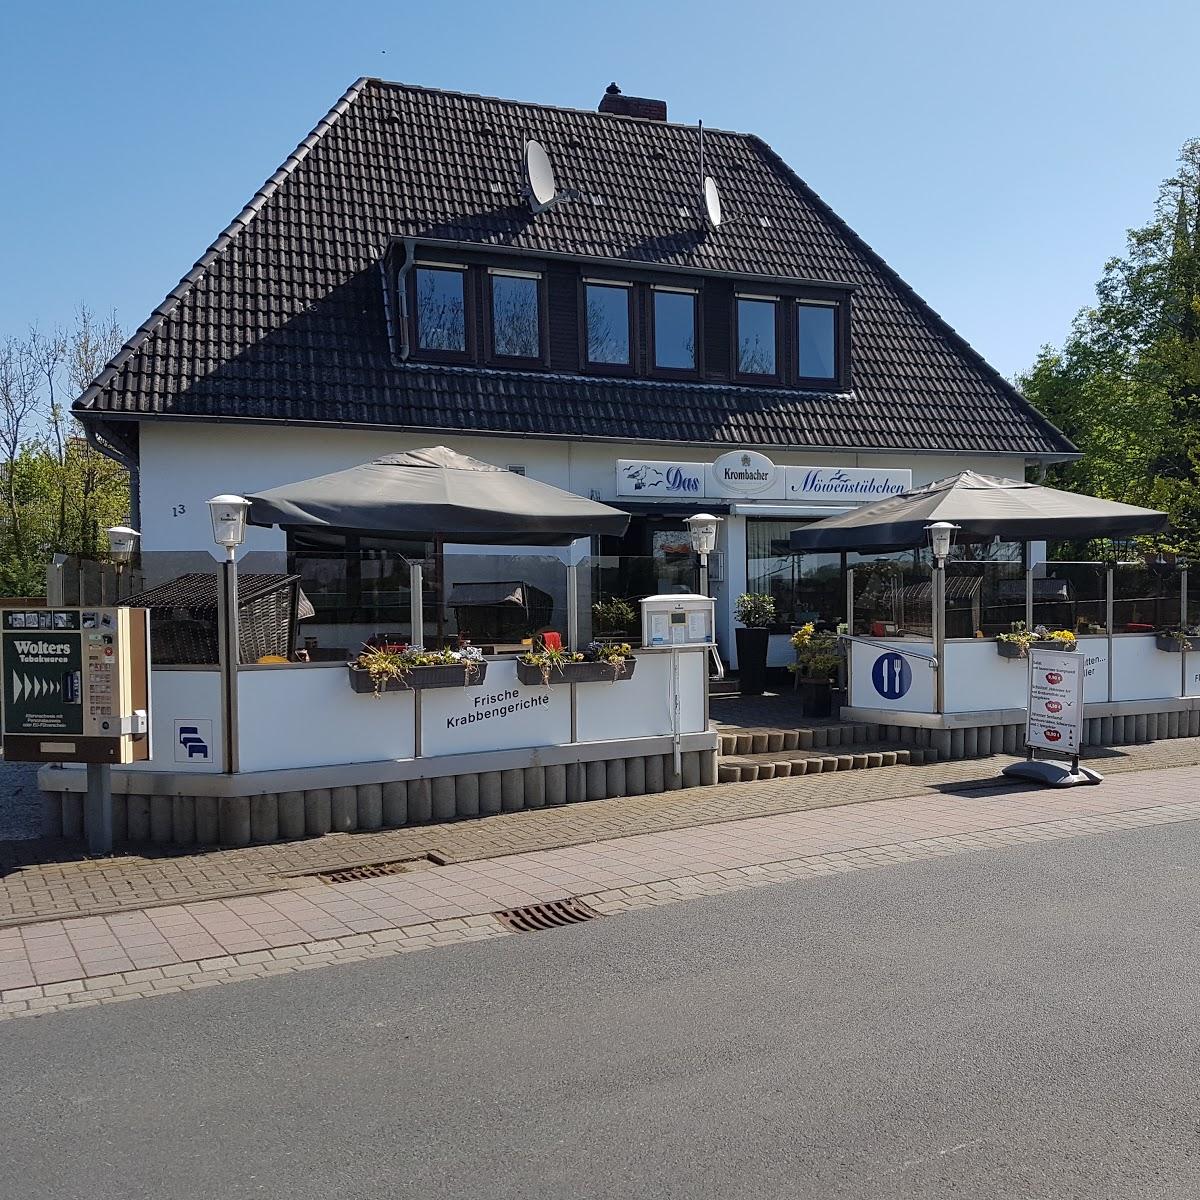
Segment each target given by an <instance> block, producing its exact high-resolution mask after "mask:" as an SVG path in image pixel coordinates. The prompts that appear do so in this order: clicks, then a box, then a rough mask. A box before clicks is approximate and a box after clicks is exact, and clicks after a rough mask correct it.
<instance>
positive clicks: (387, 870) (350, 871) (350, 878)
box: [311, 857, 428, 883]
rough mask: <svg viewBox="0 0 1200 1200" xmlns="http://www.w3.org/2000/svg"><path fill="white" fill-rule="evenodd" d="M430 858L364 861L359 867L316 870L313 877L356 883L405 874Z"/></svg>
mask: <svg viewBox="0 0 1200 1200" xmlns="http://www.w3.org/2000/svg"><path fill="white" fill-rule="evenodd" d="M427 861H428V860H427V859H426V858H424V857H422V858H397V859H394V860H393V861H391V862H377V863H363V864H362V866H358V867H343V868H342V869H341V870H339V871H314V872H313V873H312V875H311V878H313V879H319V880H320V881H321V882H322V883H354V882H355V881H356V880H359V879H382V878H383V877H385V876H387V875H403V874H406V873H407V872H409V871H411V870H413V868H414V867H416V866H418V865H419V864H420V863H423V862H427Z"/></svg>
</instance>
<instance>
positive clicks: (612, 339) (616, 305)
mask: <svg viewBox="0 0 1200 1200" xmlns="http://www.w3.org/2000/svg"><path fill="white" fill-rule="evenodd" d="M583 290H584V303H585V312H584V334H585V346H586V351H587V361H588V364H589V365H593V366H619V367H627V366H629V364H630V353H629V351H630V343H631V338H630V329H631V324H632V307H633V306H632V305H631V303H630V300H631V298H632V292H633V289H632V288H631V287H630V286H629V285H628V284H622V283H609V282H607V281H604V282H600V281H598V280H591V279H589V280H587V281H586V282H585V283H584V289H583Z"/></svg>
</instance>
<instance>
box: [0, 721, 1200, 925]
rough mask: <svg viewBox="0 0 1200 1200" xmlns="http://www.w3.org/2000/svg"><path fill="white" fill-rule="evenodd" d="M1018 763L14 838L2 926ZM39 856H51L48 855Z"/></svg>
mask: <svg viewBox="0 0 1200 1200" xmlns="http://www.w3.org/2000/svg"><path fill="white" fill-rule="evenodd" d="M1011 761H1013V760H1012V759H1009V758H1006V757H1004V756H1001V755H997V756H993V757H991V758H985V759H972V760H966V761H963V762H953V763H938V764H935V765H934V766H930V767H907V766H899V767H881V768H876V769H874V770H869V771H846V772H840V771H839V772H837V773H836V774H831V775H824V774H822V775H805V776H800V777H798V778H794V779H793V778H789V779H778V780H771V781H768V782H763V783H758V782H755V783H737V784H723V785H720V786H717V787H707V788H691V789H687V790H681V791H675V792H664V793H661V794H658V795H654V796H627V797H622V798H619V799H611V800H594V801H588V802H587V803H580V804H570V805H564V806H562V807H558V808H541V809H532V810H526V811H522V812H513V813H503V814H500V815H497V816H491V817H483V818H477V819H473V820H466V821H455V822H451V823H449V824H441V825H416V826H409V827H406V828H403V829H394V830H384V831H380V832H377V833H353V834H334V835H331V836H327V837H323V838H311V839H307V840H304V841H298V842H276V843H272V844H270V845H263V846H250V847H247V848H245V849H242V850H208V851H200V852H195V853H189V854H179V853H175V852H173V851H166V850H164V851H163V852H162V853H161V854H159V855H152V854H149V855H136V856H134V855H129V856H123V857H118V858H102V859H87V858H82V857H76V858H73V859H65V860H64V859H61V858H60V857H59V856H60V855H61V854H62V849H61V846H60V845H52V846H45V845H39V844H34V843H27V842H18V843H10V844H8V845H7V846H0V928H3V927H5V926H10V925H15V924H24V923H26V922H28V921H33V920H45V919H53V918H60V917H64V918H65V917H71V916H83V915H90V916H97V915H107V914H111V913H116V912H124V911H135V910H138V909H142V908H146V907H149V906H154V905H163V904H176V903H183V902H186V901H191V900H202V899H223V898H227V897H230V896H238V895H252V894H255V893H262V892H269V891H276V890H279V889H281V888H292V887H295V886H297V885H298V884H299V885H303V884H304V883H305V882H307V881H306V880H304V879H303V878H302V877H303V876H306V875H312V874H315V873H317V872H325V871H334V870H339V869H342V868H345V867H348V866H357V865H360V864H363V863H377V862H393V861H397V860H404V859H424V858H425V856H427V855H430V854H432V855H435V856H436V858H437V860H438V861H440V862H446V863H457V862H473V861H477V860H480V859H487V858H494V857H497V856H498V855H504V854H514V853H520V852H524V851H531V850H544V849H550V848H553V847H561V846H576V845H585V844H587V843H590V842H597V841H603V840H605V839H608V838H618V837H624V836H627V835H629V834H636V833H656V832H664V831H668V830H681V829H691V828H693V827H695V826H697V825H706V824H713V823H719V822H724V821H734V820H744V819H748V818H753V817H760V816H769V815H772V814H775V813H785V812H802V811H808V810H811V809H815V808H827V807H833V806H841V805H846V804H860V803H865V802H869V801H875V800H882V799H889V798H892V799H895V798H914V799H915V798H922V797H926V796H938V795H942V794H943V793H944V792H945V791H946V790H947V789H957V788H959V787H960V786H964V787H971V786H976V785H978V786H981V787H994V786H996V784H997V781H998V777H999V772H1000V768H1001V767H1002V766H1003V765H1004V764H1005V763H1006V762H1011ZM1194 764H1200V738H1180V739H1176V740H1174V741H1165V742H1155V743H1153V744H1152V745H1145V746H1126V747H1122V748H1121V749H1119V750H1115V751H1107V752H1105V753H1104V755H1103V756H1101V757H1100V758H1099V759H1098V761H1097V762H1096V765H1097V766H1098V767H1099V768H1100V769H1101V770H1102V771H1103V772H1104V773H1105V774H1117V773H1120V772H1125V771H1141V770H1146V769H1154V768H1161V767H1169V766H1186V765H1194ZM38 854H41V855H43V856H45V861H39V860H38V858H37V855H38ZM50 855H54V860H50V858H49V856H50Z"/></svg>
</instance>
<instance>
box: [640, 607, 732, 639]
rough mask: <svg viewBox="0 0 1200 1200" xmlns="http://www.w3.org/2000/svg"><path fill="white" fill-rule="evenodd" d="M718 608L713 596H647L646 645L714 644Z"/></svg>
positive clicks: (644, 608)
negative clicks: (714, 624)
mask: <svg viewBox="0 0 1200 1200" xmlns="http://www.w3.org/2000/svg"><path fill="white" fill-rule="evenodd" d="M714 607H715V605H714V601H713V600H712V598H711V597H709V596H698V595H690V594H682V595H666V596H647V597H646V598H645V599H644V600H643V601H642V645H643V646H648V647H654V646H711V645H713V644H714V642H715V640H716V639H715V636H714V626H713V619H714V615H715V613H714Z"/></svg>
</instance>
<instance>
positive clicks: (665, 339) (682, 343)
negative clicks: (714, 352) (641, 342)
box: [654, 291, 696, 371]
mask: <svg viewBox="0 0 1200 1200" xmlns="http://www.w3.org/2000/svg"><path fill="white" fill-rule="evenodd" d="M654 365H655V366H656V367H664V368H666V369H668V370H677V371H694V370H695V369H696V297H695V296H694V295H691V294H690V293H685V292H660V291H656V292H655V293H654Z"/></svg>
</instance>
